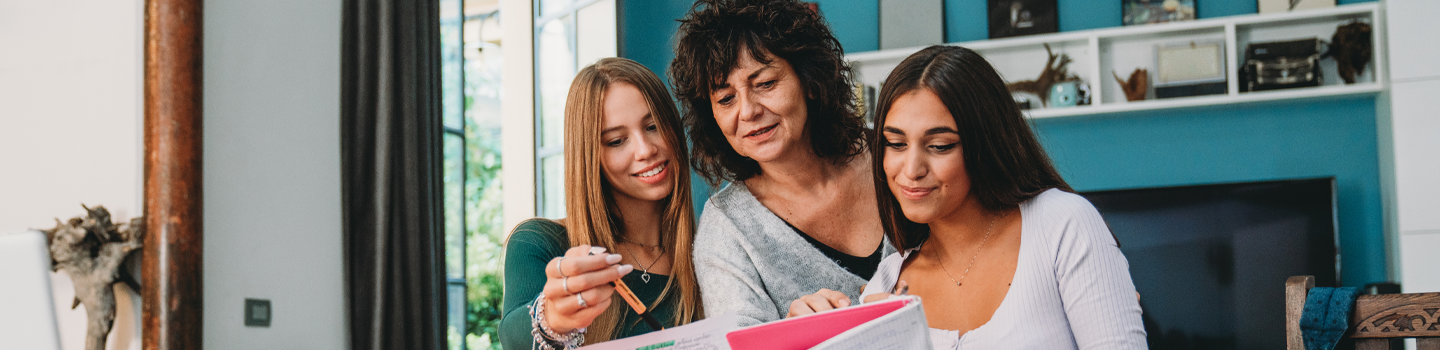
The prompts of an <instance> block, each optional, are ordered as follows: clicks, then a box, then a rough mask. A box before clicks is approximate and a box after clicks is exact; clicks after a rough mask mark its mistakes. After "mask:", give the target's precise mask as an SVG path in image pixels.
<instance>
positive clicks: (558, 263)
mask: <svg viewBox="0 0 1440 350" xmlns="http://www.w3.org/2000/svg"><path fill="white" fill-rule="evenodd" d="M562 261H565V257H563V256H562V257H560V260H555V273H557V274H560V277H562V278H569V277H570V276H566V275H565V271H564V270H561V269H560V262H562Z"/></svg>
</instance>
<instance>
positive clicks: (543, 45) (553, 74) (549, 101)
mask: <svg viewBox="0 0 1440 350" xmlns="http://www.w3.org/2000/svg"><path fill="white" fill-rule="evenodd" d="M574 26H575V21H574V18H571V17H570V16H565V17H561V18H559V19H555V20H552V21H550V22H547V23H545V24H544V25H542V26H541V27H540V32H539V33H538V36H537V37H536V38H535V45H536V50H537V53H536V57H535V61H536V62H535V71H536V75H537V80H536V82H535V84H536V89H537V90H538V91H537V96H536V98H537V99H539V103H538V106H537V107H538V108H539V110H538V111H536V112H537V113H536V115H537V116H539V118H538V119H539V120H537V125H536V129H538V130H540V146H541V147H547V148H548V147H561V146H562V141H561V139H562V138H563V137H564V134H565V96H566V94H568V93H569V92H570V81H571V80H573V79H575V70H576V69H575V52H574V51H572V49H571V48H573V47H575V46H574V40H575V38H574V36H573V33H574V30H573V29H572V27H574Z"/></svg>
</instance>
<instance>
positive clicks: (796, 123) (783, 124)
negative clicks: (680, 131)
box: [710, 50, 810, 164]
mask: <svg viewBox="0 0 1440 350" xmlns="http://www.w3.org/2000/svg"><path fill="white" fill-rule="evenodd" d="M738 56H739V58H740V61H739V62H737V64H736V66H735V69H734V70H731V71H730V73H729V74H728V75H726V76H725V80H724V81H723V82H721V84H719V86H718V87H716V88H713V89H711V91H710V107H711V109H712V110H713V111H714V113H715V122H716V124H718V125H719V126H720V131H721V132H722V133H724V134H725V140H727V141H729V142H730V147H732V148H734V149H735V152H737V153H739V154H740V155H741V156H745V157H748V158H750V159H754V160H755V161H756V162H759V163H762V164H763V163H766V162H771V161H775V160H778V159H786V157H789V156H790V155H792V154H794V153H795V152H807V151H809V149H808V147H810V144H809V142H808V141H809V139H808V136H809V135H807V134H806V133H805V121H806V118H807V115H806V113H808V112H807V111H806V107H805V91H804V88H803V87H802V86H800V79H799V77H797V76H796V75H795V69H794V68H793V67H791V66H790V63H789V62H786V61H785V60H784V59H781V58H779V57H775V56H770V55H767V56H768V58H769V60H770V63H769V64H762V63H760V62H758V61H756V60H755V59H754V58H751V57H750V52H749V51H746V50H741V52H740V54H739V55H738ZM791 159H793V158H791Z"/></svg>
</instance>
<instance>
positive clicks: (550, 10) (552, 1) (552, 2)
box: [539, 0, 575, 16]
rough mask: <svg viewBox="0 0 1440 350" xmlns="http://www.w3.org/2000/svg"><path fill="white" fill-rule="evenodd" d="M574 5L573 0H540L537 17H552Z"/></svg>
mask: <svg viewBox="0 0 1440 350" xmlns="http://www.w3.org/2000/svg"><path fill="white" fill-rule="evenodd" d="M573 4H575V0H540V12H539V16H547V15H554V14H556V13H560V12H561V11H565V9H566V8H567V7H570V5H573Z"/></svg>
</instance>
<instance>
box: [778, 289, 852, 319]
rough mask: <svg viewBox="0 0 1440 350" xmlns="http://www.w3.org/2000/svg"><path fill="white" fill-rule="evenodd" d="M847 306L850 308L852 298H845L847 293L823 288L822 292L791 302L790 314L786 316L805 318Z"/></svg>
mask: <svg viewBox="0 0 1440 350" xmlns="http://www.w3.org/2000/svg"><path fill="white" fill-rule="evenodd" d="M846 306H850V297H847V296H845V293H841V292H836V291H833V290H829V289H824V288H821V289H820V291H817V292H815V294H811V295H806V296H803V297H800V299H795V301H792V302H790V312H789V313H787V314H785V318H791V317H795V316H804V315H809V314H813V313H816V312H821V311H827V310H833V309H838V308H842V307H846Z"/></svg>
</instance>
